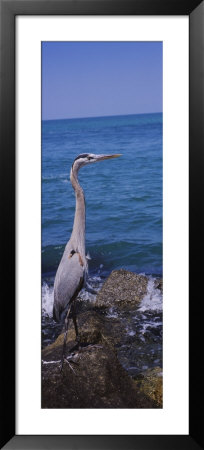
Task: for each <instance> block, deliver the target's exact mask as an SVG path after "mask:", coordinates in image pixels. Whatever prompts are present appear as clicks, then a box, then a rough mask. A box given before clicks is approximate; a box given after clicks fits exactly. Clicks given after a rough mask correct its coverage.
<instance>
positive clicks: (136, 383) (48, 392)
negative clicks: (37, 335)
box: [42, 269, 162, 408]
mask: <svg viewBox="0 0 204 450" xmlns="http://www.w3.org/2000/svg"><path fill="white" fill-rule="evenodd" d="M155 282H156V283H157V285H156V288H157V289H160V290H162V280H156V281H155ZM147 285H148V278H147V277H146V276H143V275H136V274H134V273H132V272H129V271H125V270H123V269H121V270H116V271H113V272H112V273H111V274H110V276H109V277H108V279H107V280H106V281H105V283H104V285H103V287H102V289H101V291H100V292H99V293H98V295H97V296H96V299H95V301H94V302H86V305H84V303H83V302H80V301H79V302H78V304H77V307H78V326H79V333H80V348H76V344H77V343H76V341H75V332H74V326H73V323H72V320H70V326H69V332H68V337H67V349H66V350H67V355H70V357H71V359H70V360H68V361H70V364H69V363H68V362H67V363H66V362H65V363H64V367H63V370H62V372H60V360H61V355H62V345H63V333H61V334H60V335H59V336H58V338H57V339H56V341H55V342H54V343H53V344H51V345H49V346H47V347H45V348H44V349H43V350H42V408H162V368H161V367H159V366H158V367H153V368H151V369H147V370H144V371H142V372H141V373H140V374H138V375H137V376H136V377H134V378H133V377H131V376H130V375H128V373H127V371H126V370H125V369H124V368H123V366H122V364H121V362H120V361H119V359H118V353H117V345H118V343H119V342H120V339H121V334H122V333H123V330H122V329H121V321H120V320H119V319H118V317H117V315H115V316H114V314H113V315H112V316H111V315H108V314H106V311H107V310H110V309H111V310H113V311H116V310H122V311H125V310H126V309H127V310H130V309H134V308H135V307H136V306H137V305H138V304H140V302H141V300H142V299H143V297H144V296H145V295H146V292H147ZM74 348H75V349H74Z"/></svg>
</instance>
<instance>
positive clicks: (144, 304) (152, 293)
mask: <svg viewBox="0 0 204 450" xmlns="http://www.w3.org/2000/svg"><path fill="white" fill-rule="evenodd" d="M162 306H163V299H162V293H161V291H160V290H159V289H156V288H155V284H154V278H152V277H150V278H149V280H148V283H147V293H146V295H145V296H144V297H143V299H142V301H141V303H140V306H139V308H138V311H141V312H144V311H162Z"/></svg>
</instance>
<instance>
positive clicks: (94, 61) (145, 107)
mask: <svg viewBox="0 0 204 450" xmlns="http://www.w3.org/2000/svg"><path fill="white" fill-rule="evenodd" d="M161 111H162V43H161V42H43V43H42V118H43V120H49V119H64V118H77V117H95V116H107V115H108V116H109V115H123V114H141V113H150V112H161Z"/></svg>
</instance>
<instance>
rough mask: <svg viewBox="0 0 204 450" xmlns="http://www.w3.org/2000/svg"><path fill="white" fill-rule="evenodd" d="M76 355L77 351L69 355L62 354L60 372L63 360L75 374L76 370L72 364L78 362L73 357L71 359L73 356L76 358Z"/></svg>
mask: <svg viewBox="0 0 204 450" xmlns="http://www.w3.org/2000/svg"><path fill="white" fill-rule="evenodd" d="M77 356H78V353H72V354H71V355H69V356H67V357H65V356H64V357H63V358H62V360H61V366H60V372H62V369H63V366H64V362H66V363H67V364H68V366H69V367H70V369H71V370H72V372H74V373H75V375H76V372H75V370H74V369H73V367H72V364H75V365H78V362H77V361H74V359H73V358H76V357H77ZM71 363H72V364H71Z"/></svg>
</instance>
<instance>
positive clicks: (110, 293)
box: [95, 269, 148, 308]
mask: <svg viewBox="0 0 204 450" xmlns="http://www.w3.org/2000/svg"><path fill="white" fill-rule="evenodd" d="M147 283H148V278H147V277H146V276H144V275H137V274H135V273H132V272H129V271H127V270H124V269H120V270H114V271H113V272H111V274H110V276H109V277H108V279H107V280H106V281H105V283H104V285H103V286H102V289H101V291H100V292H99V293H98V295H97V297H96V301H95V306H96V307H98V308H110V307H114V306H120V308H126V307H128V308H132V307H134V308H135V305H136V304H137V303H138V302H140V301H141V300H142V298H143V297H144V295H145V294H146V291H147Z"/></svg>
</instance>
